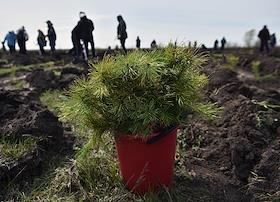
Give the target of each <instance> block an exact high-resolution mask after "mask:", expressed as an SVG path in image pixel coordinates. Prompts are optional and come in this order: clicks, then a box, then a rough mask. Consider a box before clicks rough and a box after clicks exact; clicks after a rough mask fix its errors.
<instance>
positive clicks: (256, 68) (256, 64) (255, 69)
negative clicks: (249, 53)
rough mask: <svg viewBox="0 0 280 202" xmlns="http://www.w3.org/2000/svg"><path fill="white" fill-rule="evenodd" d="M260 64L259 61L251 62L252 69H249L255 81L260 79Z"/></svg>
mask: <svg viewBox="0 0 280 202" xmlns="http://www.w3.org/2000/svg"><path fill="white" fill-rule="evenodd" d="M260 64H261V62H260V61H253V62H252V67H251V68H252V71H253V73H254V75H255V78H256V80H257V81H258V80H260V78H261V75H260Z"/></svg>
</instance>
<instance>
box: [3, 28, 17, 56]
mask: <svg viewBox="0 0 280 202" xmlns="http://www.w3.org/2000/svg"><path fill="white" fill-rule="evenodd" d="M6 41H7V44H8V47H9V50H10V54H13V53H15V52H16V41H17V35H16V34H15V32H14V31H10V32H9V33H8V34H7V35H6V36H5V39H4V41H3V42H2V44H3V46H4V44H5V42H6Z"/></svg>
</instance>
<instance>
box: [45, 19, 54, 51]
mask: <svg viewBox="0 0 280 202" xmlns="http://www.w3.org/2000/svg"><path fill="white" fill-rule="evenodd" d="M46 23H47V25H48V35H47V37H48V39H49V43H50V47H51V52H52V53H53V54H54V53H55V45H56V44H55V42H56V32H55V29H54V27H53V24H52V22H51V21H49V20H48V21H47V22H46Z"/></svg>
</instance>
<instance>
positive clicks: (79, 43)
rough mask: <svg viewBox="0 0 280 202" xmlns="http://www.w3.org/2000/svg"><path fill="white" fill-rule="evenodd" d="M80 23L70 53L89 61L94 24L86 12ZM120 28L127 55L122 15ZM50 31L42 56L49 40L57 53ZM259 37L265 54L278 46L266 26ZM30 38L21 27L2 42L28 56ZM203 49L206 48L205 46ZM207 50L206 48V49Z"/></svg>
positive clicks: (43, 42)
mask: <svg viewBox="0 0 280 202" xmlns="http://www.w3.org/2000/svg"><path fill="white" fill-rule="evenodd" d="M79 18H80V19H79V21H78V23H77V25H76V26H75V27H74V29H73V30H72V32H71V39H72V43H73V48H72V49H71V50H70V51H69V52H70V53H72V54H73V56H74V58H75V60H80V58H81V57H82V58H83V59H84V60H88V57H89V44H90V45H91V50H92V57H95V56H96V52H95V44H94V39H93V31H94V24H93V22H92V20H90V19H88V18H87V16H86V14H85V12H80V13H79ZM117 21H118V23H119V24H118V27H117V38H118V40H120V44H121V47H122V49H123V51H124V53H125V54H126V53H127V49H126V46H125V42H126V39H127V37H128V35H127V31H126V23H125V21H124V19H123V17H122V16H121V15H118V16H117ZM46 24H47V27H48V31H47V35H45V34H44V33H43V31H42V30H40V29H39V30H38V37H37V43H38V45H39V48H40V54H41V55H45V54H46V53H45V50H44V47H45V46H46V45H47V39H48V41H49V46H50V49H51V52H52V53H53V54H54V53H55V50H56V49H55V46H56V39H57V37H56V32H55V29H54V27H53V24H52V22H51V21H50V20H48V21H47V22H46ZM258 37H259V39H260V51H261V52H263V51H264V50H266V51H267V52H269V49H270V47H271V48H274V47H275V46H276V41H277V40H276V36H275V34H272V35H270V33H269V30H268V29H267V26H264V27H263V29H262V30H261V31H260V32H259V34H258ZM28 39H29V37H28V34H27V32H26V30H25V27H24V26H23V27H21V28H20V29H19V30H18V31H17V33H15V32H14V31H10V32H9V33H8V34H7V35H6V36H5V39H4V41H3V42H2V44H3V47H5V43H6V42H7V45H8V47H9V50H10V53H11V54H13V53H15V52H16V49H15V46H16V43H18V46H19V53H21V54H26V41H28ZM220 43H221V46H220V47H219V40H218V39H217V40H215V42H214V50H218V49H219V48H220V49H221V50H223V49H224V48H225V45H226V43H227V41H226V39H225V37H223V38H222V39H221V41H220ZM195 46H196V45H195ZM140 47H141V40H140V38H139V36H137V39H136V48H138V49H140ZM202 47H205V46H204V45H203V46H202ZM155 48H157V44H156V41H155V40H153V41H152V43H151V49H155ZM205 48H206V47H205Z"/></svg>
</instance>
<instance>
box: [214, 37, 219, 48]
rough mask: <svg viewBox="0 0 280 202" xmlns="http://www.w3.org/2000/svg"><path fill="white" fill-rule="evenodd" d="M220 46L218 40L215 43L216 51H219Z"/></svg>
mask: <svg viewBox="0 0 280 202" xmlns="http://www.w3.org/2000/svg"><path fill="white" fill-rule="evenodd" d="M218 46H219V41H218V39H216V40H215V42H214V50H218Z"/></svg>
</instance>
